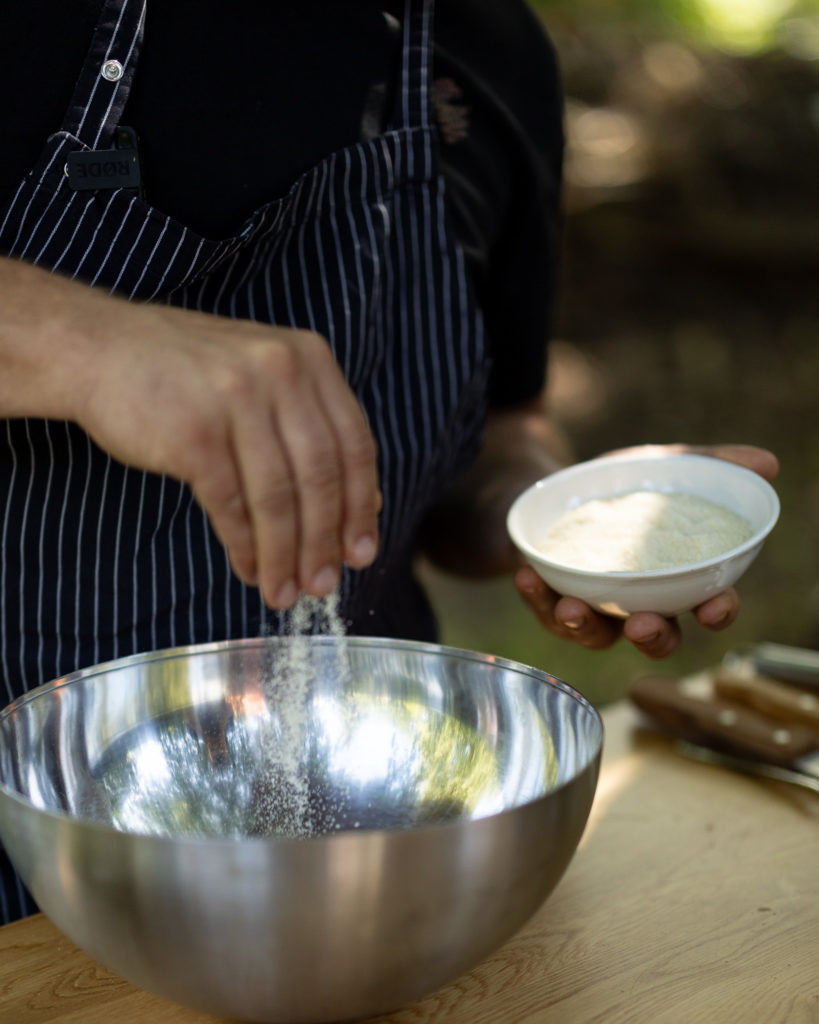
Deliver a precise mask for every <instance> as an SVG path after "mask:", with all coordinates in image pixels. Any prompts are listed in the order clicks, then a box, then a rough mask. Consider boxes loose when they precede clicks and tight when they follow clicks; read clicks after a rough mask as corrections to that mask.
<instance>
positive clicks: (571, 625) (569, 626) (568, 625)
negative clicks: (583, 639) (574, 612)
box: [563, 619, 586, 629]
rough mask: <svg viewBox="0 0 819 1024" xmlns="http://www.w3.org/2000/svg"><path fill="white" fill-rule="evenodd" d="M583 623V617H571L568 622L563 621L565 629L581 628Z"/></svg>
mask: <svg viewBox="0 0 819 1024" xmlns="http://www.w3.org/2000/svg"><path fill="white" fill-rule="evenodd" d="M585 624H586V623H585V620H583V619H572V620H571V621H570V622H564V623H563V625H564V626H565V627H566V629H582V628H583V626H585Z"/></svg>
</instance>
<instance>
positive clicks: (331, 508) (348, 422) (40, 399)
mask: <svg viewBox="0 0 819 1024" xmlns="http://www.w3.org/2000/svg"><path fill="white" fill-rule="evenodd" d="M29 269H33V268H29ZM37 273H39V274H41V272H37ZM44 276H45V275H44ZM24 278H25V280H26V281H30V280H35V281H36V283H37V285H38V291H37V293H36V296H32V295H30V296H29V298H30V299H33V300H34V301H32V303H31V306H30V307H29V308H30V311H29V310H28V309H26V310H24V309H23V306H22V300H19V301H18V302H17V309H18V310H19V316H20V317H21V318H24V317H28V318H29V319H30V320H32V321H33V318H34V317H35V316H36V317H37V320H36V325H35V324H34V323H32V325H31V330H30V335H29V336H30V338H31V339H32V344H33V346H34V347H35V348H36V347H37V344H38V343H39V344H40V347H41V348H42V350H43V351H44V352H46V353H49V352H50V358H51V361H52V363H53V364H54V365H53V367H52V368H49V367H48V366H47V359H40V360H39V361H38V363H37V368H36V372H34V371H33V370H30V372H29V374H28V377H27V378H26V377H25V375H23V376H22V377H20V372H21V371H20V369H19V366H17V373H18V377H19V378H20V379H27V380H28V382H29V384H30V387H29V392H30V394H31V395H33V394H34V393H35V392H36V395H37V397H36V398H33V397H29V398H28V399H27V400H24V399H22V398H20V399H18V398H17V397H16V396H13V395H10V394H5V395H4V394H3V391H2V389H1V388H0V398H2V399H3V404H4V406H5V407H4V408H3V410H2V412H3V413H4V414H5V415H9V414H11V415H14V414H22V415H43V416H47V417H48V416H55V415H56V416H58V417H59V418H63V419H69V420H74V421H75V422H77V423H78V424H79V425H80V426H81V427H83V428H84V429H85V430H86V431H87V432H88V433H89V435H90V436H91V437H92V438H93V439H94V441H95V442H96V443H97V444H98V445H99V446H100V447H101V448H103V449H104V450H105V451H107V452H109V453H110V454H111V455H112V456H113V457H114V458H116V459H118V460H119V461H121V462H124V463H126V464H128V465H131V466H134V467H137V468H139V469H143V470H148V471H150V472H155V473H162V474H167V475H169V476H172V477H175V478H176V479H179V480H182V481H184V482H185V483H187V484H188V485H189V486H190V487H191V489H192V490H193V493H194V495H195V496H196V498H197V500H198V501H199V502H200V504H201V505H202V506H203V508H204V509H205V511H206V512H207V514H208V516H209V518H210V521H211V523H212V525H213V528H214V530H215V531H216V533H217V535H218V536H219V538H220V539H221V541H222V542H223V544H224V545H225V547H226V549H227V551H228V554H229V557H230V560H231V563H232V566H233V568H234V570H235V572H236V573H237V575H238V576H239V577H240V578H241V579H242V580H244V581H245V582H246V583H248V584H257V585H258V586H259V587H260V589H261V592H262V594H263V596H264V598H265V600H266V602H267V603H268V604H270V605H271V606H272V607H274V608H285V607H288V606H289V605H291V604H292V603H293V602H294V601H295V600H296V598H297V596H298V593H299V591H300V590H304V591H305V592H307V593H310V594H313V595H316V596H322V595H325V594H327V593H330V592H331V591H332V590H333V588H334V587H335V585H336V584H337V582H338V580H339V578H340V571H341V566H342V564H343V563H344V562H346V563H347V564H349V565H351V566H352V567H354V568H363V567H364V566H366V565H368V564H370V563H371V562H372V560H373V559H374V557H375V554H376V549H377V543H378V528H377V515H378V511H379V506H380V494H379V490H378V480H377V469H376V446H375V442H374V439H373V436H372V434H371V432H370V430H369V427H368V424H367V422H366V418H365V416H364V413H363V411H362V409H361V407H360V406H359V404H358V402H357V400H356V398H355V396H354V395H353V393H352V391H351V390H350V388H349V386H348V385H347V382H346V381H345V379H344V376H343V374H342V372H341V370H340V368H339V366H338V365H337V363H336V361H335V359H334V357H333V354H332V351H331V350H330V347H329V345H328V343H327V342H326V341H325V340H324V339H323V338H322V337H320V336H319V335H317V334H314V333H312V332H310V331H302V330H295V329H291V328H281V327H270V326H267V325H262V324H257V323H254V322H251V321H235V320H231V319H229V318H223V317H215V316H210V315H207V314H204V313H197V312H191V311H188V310H181V309H176V308H173V307H170V306H165V305H152V304H134V303H130V302H126V301H125V300H122V299H118V298H112V297H110V296H109V295H107V294H104V293H102V292H98V291H95V290H94V289H90V288H87V287H85V286H82V285H78V284H75V283H73V282H69V281H66V280H64V279H60V278H58V277H57V276H56V275H51V276H50V277H49V279H48V281H47V282H46V283H45V284H43V280H42V278H31V275H28V276H26V275H24ZM44 335H49V337H48V338H47V339H45V340H47V341H49V342H50V344H43V341H44ZM15 358H16V360H17V363H20V362H22V361H23V359H24V357H23V356H22V355H20V354H19V352H18V353H16V354H15ZM25 358H29V357H28V355H26V356H25ZM6 365H8V366H10V367H12V366H15V365H16V364H15V363H14V360H13V359H11V358H9V359H8V360H7V363H6ZM35 384H38V385H39V387H35V386H34V385H35ZM15 402H16V403H17V405H18V406H19V405H20V404H23V405H24V406H25V408H23V409H22V410H19V411H17V412H16V413H15ZM9 406H10V407H11V413H10V412H9ZM35 406H39V407H38V408H35Z"/></svg>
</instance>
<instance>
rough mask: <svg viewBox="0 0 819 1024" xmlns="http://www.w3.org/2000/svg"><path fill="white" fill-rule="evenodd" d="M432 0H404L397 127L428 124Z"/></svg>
mask: <svg viewBox="0 0 819 1024" xmlns="http://www.w3.org/2000/svg"><path fill="white" fill-rule="evenodd" d="M434 6H435V5H434V0H406V2H405V4H404V39H403V50H402V65H401V90H400V96H399V97H398V103H397V109H396V111H395V118H394V122H395V123H394V125H393V127H396V128H425V129H426V128H429V125H430V94H431V77H432V17H433V9H434Z"/></svg>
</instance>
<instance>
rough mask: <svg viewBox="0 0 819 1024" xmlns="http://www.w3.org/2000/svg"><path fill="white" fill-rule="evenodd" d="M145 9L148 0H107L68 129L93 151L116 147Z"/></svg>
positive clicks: (67, 118) (74, 98) (69, 114)
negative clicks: (115, 136) (115, 131)
mask: <svg viewBox="0 0 819 1024" xmlns="http://www.w3.org/2000/svg"><path fill="white" fill-rule="evenodd" d="M145 6H146V0H104V3H103V5H102V11H101V12H100V17H99V21H98V22H97V26H96V28H95V29H94V35H93V38H92V39H91V45H90V47H89V48H88V53H87V55H86V58H85V62H84V63H83V67H82V71H81V72H80V76H79V78H78V79H77V84H76V86H75V87H74V95H73V96H72V97H71V103H70V104H69V107H68V110H67V111H66V114H65V118H64V120H63V125H62V128H63V131H65V132H67V133H68V134H70V135H73V136H75V137H76V138H78V139H79V140H80V141H81V142H83V143H85V145H87V146H88V147H89V148H90V149H108V148H110V147H111V145H112V144H113V136H114V130H115V128H116V127H117V125H118V124H119V119H120V117H121V116H122V111H123V108H124V107H125V103H126V101H127V99H128V93H129V91H130V89H131V83H132V82H133V79H134V72H135V71H136V67H137V62H138V59H139V51H140V47H141V45H142V36H143V31H144V27H145Z"/></svg>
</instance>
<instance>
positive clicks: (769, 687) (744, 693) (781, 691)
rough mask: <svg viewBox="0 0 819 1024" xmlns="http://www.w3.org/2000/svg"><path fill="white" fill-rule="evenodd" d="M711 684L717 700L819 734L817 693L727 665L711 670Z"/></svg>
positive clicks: (818, 693)
mask: <svg viewBox="0 0 819 1024" xmlns="http://www.w3.org/2000/svg"><path fill="white" fill-rule="evenodd" d="M713 684H714V691H715V693H716V694H717V696H718V697H722V698H724V699H725V700H733V701H736V702H737V703H738V704H745V705H747V706H748V707H751V708H754V709H756V710H757V711H759V712H760V713H761V714H763V715H767V716H768V717H769V718H773V719H775V720H776V721H778V722H790V723H794V724H796V725H804V726H805V727H807V728H808V729H814V730H816V731H817V732H819V692H816V691H814V692H809V691H808V690H803V689H801V688H800V687H798V686H791V685H789V684H788V683H783V682H780V681H779V680H778V679H769V678H768V677H767V676H762V675H757V674H756V673H755V672H753V671H749V670H740V669H738V668H736V669H734V668H731V667H729V666H722V667H720V668H718V669H716V670H715V671H714V673H713Z"/></svg>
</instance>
